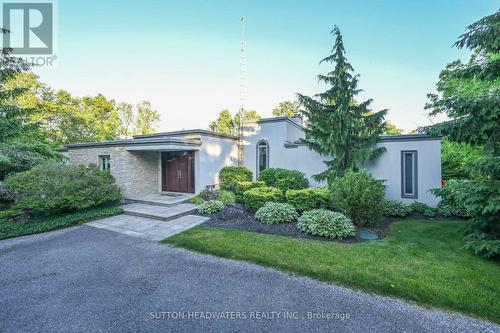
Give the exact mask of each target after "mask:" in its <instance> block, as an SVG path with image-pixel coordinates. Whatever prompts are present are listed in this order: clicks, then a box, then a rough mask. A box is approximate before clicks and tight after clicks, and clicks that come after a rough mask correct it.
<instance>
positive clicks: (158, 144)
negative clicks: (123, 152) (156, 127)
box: [126, 139, 201, 151]
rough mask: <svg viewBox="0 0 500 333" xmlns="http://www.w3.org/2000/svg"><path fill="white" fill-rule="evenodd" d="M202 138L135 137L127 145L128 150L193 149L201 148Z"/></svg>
mask: <svg viewBox="0 0 500 333" xmlns="http://www.w3.org/2000/svg"><path fill="white" fill-rule="evenodd" d="M200 146H201V140H196V139H189V140H182V139H180V140H179V139H156V140H151V139H149V140H148V139H135V140H134V142H131V143H130V144H128V145H127V148H126V149H127V150H128V151H192V150H200Z"/></svg>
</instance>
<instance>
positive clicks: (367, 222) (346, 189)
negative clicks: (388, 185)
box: [331, 171, 385, 226]
mask: <svg viewBox="0 0 500 333" xmlns="http://www.w3.org/2000/svg"><path fill="white" fill-rule="evenodd" d="M331 190H332V199H333V205H334V207H335V210H339V211H341V212H342V213H344V214H345V215H347V216H348V217H349V218H350V219H351V220H352V222H353V223H354V224H355V225H357V226H371V225H376V224H377V223H378V222H379V221H380V218H381V217H382V215H383V213H384V194H385V187H384V185H382V183H381V182H380V181H378V180H376V179H374V178H373V177H372V176H371V175H370V174H369V173H367V172H365V171H360V172H354V171H348V172H347V173H346V174H345V175H344V176H343V177H342V178H338V179H336V180H335V181H333V183H332V185H331Z"/></svg>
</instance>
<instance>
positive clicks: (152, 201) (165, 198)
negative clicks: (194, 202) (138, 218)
mask: <svg viewBox="0 0 500 333" xmlns="http://www.w3.org/2000/svg"><path fill="white" fill-rule="evenodd" d="M193 196H194V194H190V193H182V194H178V195H164V194H159V193H155V194H147V195H143V196H137V197H127V198H125V202H127V203H141V204H144V205H152V206H163V207H172V206H177V205H180V204H183V203H187V202H188V201H189V199H191V198H192V197H193Z"/></svg>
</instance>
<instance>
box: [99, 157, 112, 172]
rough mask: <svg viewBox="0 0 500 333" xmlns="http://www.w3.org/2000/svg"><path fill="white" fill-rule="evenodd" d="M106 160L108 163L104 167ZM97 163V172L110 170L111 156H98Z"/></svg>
mask: <svg viewBox="0 0 500 333" xmlns="http://www.w3.org/2000/svg"><path fill="white" fill-rule="evenodd" d="M106 160H107V161H108V162H107V164H106V165H105V164H104V163H105V161H106ZM98 161H99V170H101V171H106V170H111V156H110V155H99V158H98Z"/></svg>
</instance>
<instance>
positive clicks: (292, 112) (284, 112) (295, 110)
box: [273, 101, 300, 117]
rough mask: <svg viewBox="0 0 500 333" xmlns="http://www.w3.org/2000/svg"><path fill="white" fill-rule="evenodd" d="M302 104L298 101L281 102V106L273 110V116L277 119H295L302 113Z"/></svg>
mask: <svg viewBox="0 0 500 333" xmlns="http://www.w3.org/2000/svg"><path fill="white" fill-rule="evenodd" d="M299 108H300V103H299V102H297V101H293V102H292V101H283V102H279V104H278V105H277V106H276V107H275V108H274V109H273V116H275V117H282V116H287V117H293V116H296V115H298V114H299V112H300V109H299Z"/></svg>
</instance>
